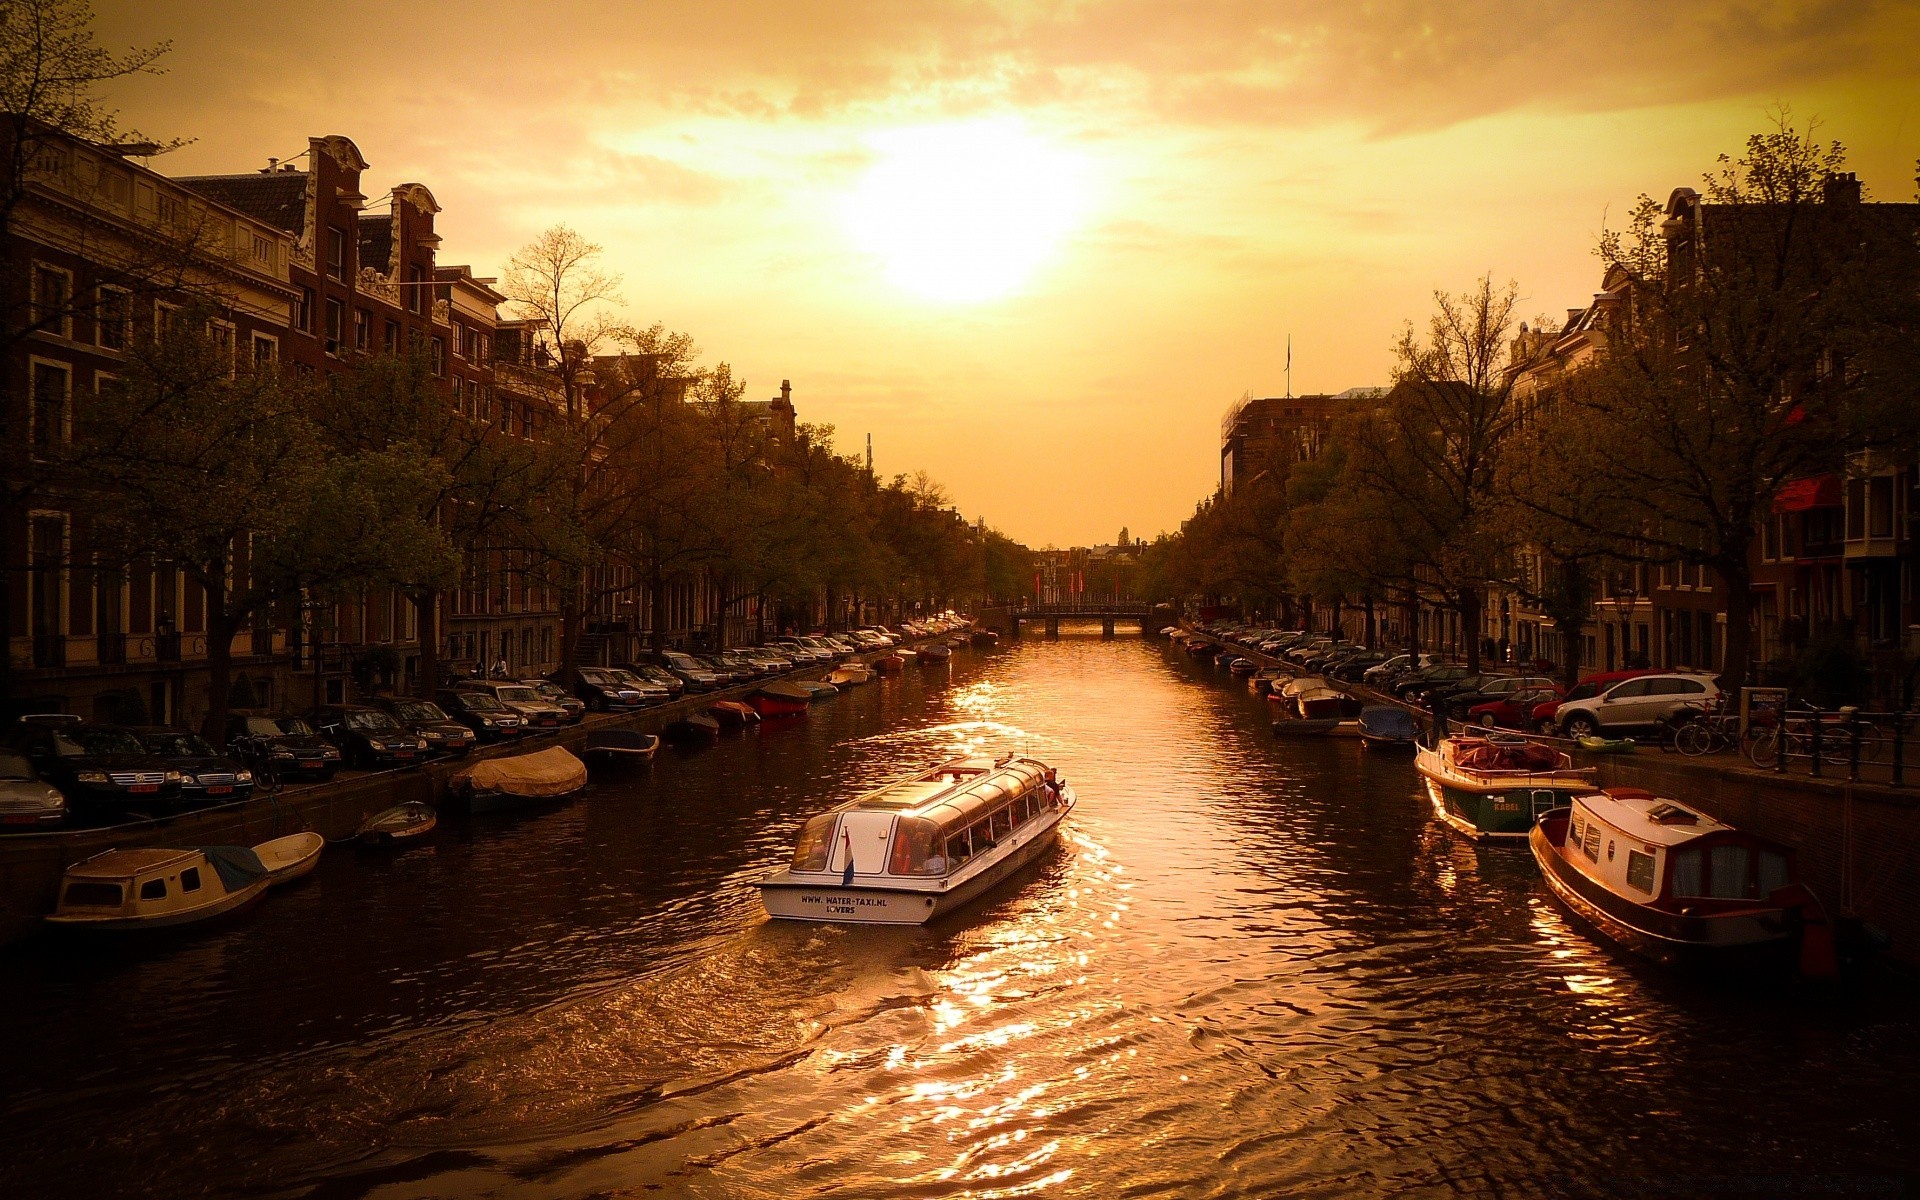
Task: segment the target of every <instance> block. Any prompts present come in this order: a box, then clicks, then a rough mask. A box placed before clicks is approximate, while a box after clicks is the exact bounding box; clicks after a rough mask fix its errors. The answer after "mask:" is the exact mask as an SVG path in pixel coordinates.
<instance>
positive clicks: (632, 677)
mask: <svg viewBox="0 0 1920 1200" xmlns="http://www.w3.org/2000/svg"><path fill="white" fill-rule="evenodd" d="M609 669H610V670H611V671H612V672H613V677H614V678H615V679H616V680H618V681H619V682H620V683H621V684H622V685H624V686H626V687H630V688H633V689H635V690H637V691H639V692H640V694H641V695H643V696H645V697H646V700H647V703H649V704H664V703H666V702H667V701H668V700H672V699H673V698H675V697H676V696H679V695H680V694H681V693H683V692H685V691H686V690H687V683H686V680H684V679H681V678H680V677H679V676H678V675H675V674H674V673H673V672H672V671H669V670H667V669H666V668H665V667H656V666H649V665H647V664H646V663H627V664H625V665H622V666H618V667H612V668H609Z"/></svg>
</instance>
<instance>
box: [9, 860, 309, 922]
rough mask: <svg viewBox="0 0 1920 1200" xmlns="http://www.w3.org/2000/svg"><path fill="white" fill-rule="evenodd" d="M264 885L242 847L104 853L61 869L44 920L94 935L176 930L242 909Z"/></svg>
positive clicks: (263, 870) (259, 866)
mask: <svg viewBox="0 0 1920 1200" xmlns="http://www.w3.org/2000/svg"><path fill="white" fill-rule="evenodd" d="M271 882H272V880H271V877H270V876H269V874H268V871H267V867H266V865H265V864H264V863H262V862H261V861H260V856H259V855H257V854H255V853H254V852H253V851H252V850H250V849H248V848H247V847H245V846H205V847H201V848H199V849H193V850H174V849H167V848H164V847H158V846H154V847H147V848H144V849H138V850H108V851H107V852H105V853H104V854H97V855H95V856H94V857H92V858H90V859H88V860H86V861H85V862H82V863H75V864H74V865H73V866H71V867H68V868H67V870H66V875H65V877H64V878H63V879H62V880H61V883H60V899H59V902H58V906H57V907H56V908H55V909H54V911H53V915H52V916H50V917H48V918H46V921H47V924H48V925H50V926H52V927H53V928H55V929H60V930H80V931H87V932H99V933H132V932H142V931H152V930H161V929H177V928H179V927H181V926H183V925H195V924H199V923H200V922H203V921H211V920H213V919H214V918H216V917H223V916H227V915H228V914H231V913H237V912H240V911H241V910H243V909H246V908H249V907H251V906H252V905H253V904H255V903H257V902H258V901H259V899H260V898H261V897H262V896H264V895H266V894H267V887H268V885H269V884H270V883H271Z"/></svg>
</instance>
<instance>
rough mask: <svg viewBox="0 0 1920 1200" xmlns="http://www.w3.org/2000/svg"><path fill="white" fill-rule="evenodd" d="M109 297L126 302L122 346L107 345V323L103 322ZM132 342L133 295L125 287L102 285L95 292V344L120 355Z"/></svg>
mask: <svg viewBox="0 0 1920 1200" xmlns="http://www.w3.org/2000/svg"><path fill="white" fill-rule="evenodd" d="M108 296H118V297H120V298H121V299H122V300H124V301H126V308H125V310H124V311H122V312H121V314H120V344H119V345H118V346H109V345H107V343H106V340H105V338H104V335H103V333H104V330H105V329H106V322H105V321H104V320H102V316H103V314H105V312H106V311H107V297H108ZM131 340H133V293H132V292H130V291H128V290H127V289H126V288H123V287H114V286H113V285H112V284H107V283H103V284H101V285H100V286H99V287H97V288H95V289H94V290H93V344H94V345H96V346H98V347H99V348H100V349H101V350H103V351H105V352H106V353H108V354H120V353H123V352H124V351H125V350H126V348H127V343H128V342H129V341H131Z"/></svg>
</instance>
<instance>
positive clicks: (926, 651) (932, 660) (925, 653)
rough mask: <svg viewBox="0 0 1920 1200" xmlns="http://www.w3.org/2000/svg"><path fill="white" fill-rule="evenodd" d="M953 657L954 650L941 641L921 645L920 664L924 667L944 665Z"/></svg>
mask: <svg viewBox="0 0 1920 1200" xmlns="http://www.w3.org/2000/svg"><path fill="white" fill-rule="evenodd" d="M952 657H953V651H952V650H951V649H950V648H948V647H947V646H945V645H944V644H941V643H938V642H936V643H934V644H933V645H931V646H922V647H920V665H921V666H923V667H938V666H944V665H945V664H946V661H947V660H948V659H950V658H952Z"/></svg>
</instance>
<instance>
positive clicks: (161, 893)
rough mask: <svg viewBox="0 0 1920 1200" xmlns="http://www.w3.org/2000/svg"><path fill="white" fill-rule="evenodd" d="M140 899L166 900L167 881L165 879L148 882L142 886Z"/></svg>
mask: <svg viewBox="0 0 1920 1200" xmlns="http://www.w3.org/2000/svg"><path fill="white" fill-rule="evenodd" d="M140 898H141V899H142V900H165V899H166V898H167V881H166V880H164V879H149V880H147V881H146V882H145V883H143V884H141V885H140Z"/></svg>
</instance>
